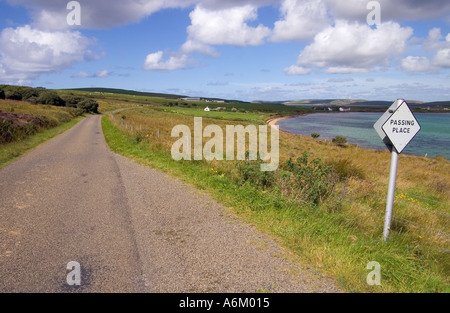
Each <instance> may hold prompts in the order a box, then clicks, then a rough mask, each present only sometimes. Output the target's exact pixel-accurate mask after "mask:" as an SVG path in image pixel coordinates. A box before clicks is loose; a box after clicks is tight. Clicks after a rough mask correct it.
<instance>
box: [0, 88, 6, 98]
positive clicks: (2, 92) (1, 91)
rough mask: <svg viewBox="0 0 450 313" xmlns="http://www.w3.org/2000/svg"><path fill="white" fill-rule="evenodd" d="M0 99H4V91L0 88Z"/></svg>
mask: <svg viewBox="0 0 450 313" xmlns="http://www.w3.org/2000/svg"><path fill="white" fill-rule="evenodd" d="M0 99H5V92H4V91H3V90H2V89H0Z"/></svg>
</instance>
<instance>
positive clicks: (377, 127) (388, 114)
mask: <svg viewBox="0 0 450 313" xmlns="http://www.w3.org/2000/svg"><path fill="white" fill-rule="evenodd" d="M403 102H404V100H403V99H398V100H396V101H395V102H394V103H393V104H392V105H391V106H390V107H389V109H388V110H387V111H386V112H385V113H384V114H383V115H382V116H381V117H380V118H379V119H378V121H377V122H376V123H375V125H373V127H374V128H375V130H376V132H377V134H378V136H380V138H381V140H383V142H384V143H385V144H386V146H387V148H388V149H389V151H391V149H392V144H391V142H390V141H389V138H388V137H387V136H386V133H385V132H384V131H383V128H382V127H383V125H384V123H386V121H387V120H388V118H390V117H391V116H392V114H394V112H395V110H397V108H398V107H399V106H400V105H401V104H402V103H403Z"/></svg>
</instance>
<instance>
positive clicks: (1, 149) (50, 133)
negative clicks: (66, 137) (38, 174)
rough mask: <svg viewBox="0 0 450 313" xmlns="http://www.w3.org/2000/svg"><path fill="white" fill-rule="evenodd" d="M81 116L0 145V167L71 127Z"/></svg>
mask: <svg viewBox="0 0 450 313" xmlns="http://www.w3.org/2000/svg"><path fill="white" fill-rule="evenodd" d="M83 118H84V117H78V118H75V119H73V120H71V121H69V122H67V123H64V124H61V125H59V126H56V127H54V128H51V129H48V130H44V131H42V132H39V133H36V134H34V135H32V136H29V137H27V138H25V139H23V140H21V141H18V142H12V143H8V144H4V145H0V169H1V168H3V167H5V166H7V165H8V164H10V163H12V162H14V161H15V160H17V159H18V158H19V157H21V156H23V155H24V154H25V153H27V152H29V151H31V150H33V149H34V148H36V147H38V146H39V145H40V144H42V143H44V142H46V141H48V140H50V139H52V138H54V137H55V136H57V135H59V134H62V133H63V132H65V131H66V130H68V129H70V128H72V127H73V126H74V125H75V124H76V123H78V122H79V121H81V120H82V119H83Z"/></svg>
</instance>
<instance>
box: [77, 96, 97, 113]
mask: <svg viewBox="0 0 450 313" xmlns="http://www.w3.org/2000/svg"><path fill="white" fill-rule="evenodd" d="M77 108H79V109H81V110H83V111H84V112H85V113H98V103H97V101H95V100H93V99H85V100H83V101H81V102H79V103H78V104H77Z"/></svg>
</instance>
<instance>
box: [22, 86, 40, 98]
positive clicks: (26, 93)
mask: <svg viewBox="0 0 450 313" xmlns="http://www.w3.org/2000/svg"><path fill="white" fill-rule="evenodd" d="M19 92H20V93H21V94H22V100H23V101H28V100H29V99H30V98H39V95H40V90H39V89H36V88H31V87H24V88H22V89H21V90H20V91H19Z"/></svg>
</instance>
